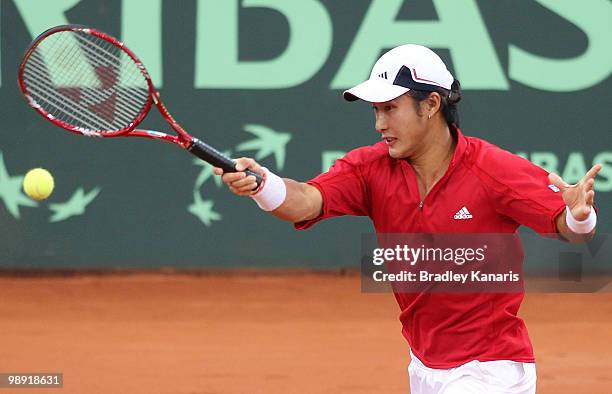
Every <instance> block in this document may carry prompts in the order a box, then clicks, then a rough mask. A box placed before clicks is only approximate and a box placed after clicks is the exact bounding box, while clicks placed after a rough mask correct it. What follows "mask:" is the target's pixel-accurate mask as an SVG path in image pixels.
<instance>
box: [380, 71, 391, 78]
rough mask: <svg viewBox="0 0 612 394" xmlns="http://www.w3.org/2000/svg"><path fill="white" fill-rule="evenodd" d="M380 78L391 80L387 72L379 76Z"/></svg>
mask: <svg viewBox="0 0 612 394" xmlns="http://www.w3.org/2000/svg"><path fill="white" fill-rule="evenodd" d="M378 76H379V77H380V78H384V79H389V78H388V77H387V72H386V71H385V72H384V73H382V74H378Z"/></svg>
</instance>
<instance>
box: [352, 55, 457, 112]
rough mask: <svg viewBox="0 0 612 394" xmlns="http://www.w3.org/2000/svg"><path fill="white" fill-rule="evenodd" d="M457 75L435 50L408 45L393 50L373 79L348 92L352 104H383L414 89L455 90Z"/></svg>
mask: <svg viewBox="0 0 612 394" xmlns="http://www.w3.org/2000/svg"><path fill="white" fill-rule="evenodd" d="M454 80H455V78H453V75H452V74H451V73H450V72H449V71H448V70H447V69H446V65H445V64H444V62H443V61H442V59H440V57H439V56H438V55H436V54H435V53H434V51H432V50H431V49H429V48H427V47H424V46H422V45H413V44H407V45H402V46H399V47H396V48H393V49H391V50H390V51H389V52H387V53H385V54H384V55H382V56H381V57H380V59H378V61H376V64H374V67H373V68H372V72H371V73H370V79H368V80H367V81H365V82H362V83H360V84H359V85H357V86H355V87H353V88H351V89H349V90H346V91H345V92H344V93H343V96H344V98H345V99H346V100H348V101H355V100H359V99H362V100H365V101H369V102H372V103H382V102H385V101H390V100H393V99H395V98H397V97H399V96H401V95H402V94H404V93H406V92H407V91H409V90H410V89H414V90H425V91H432V90H435V89H436V88H444V89H446V90H451V86H452V84H453V81H454Z"/></svg>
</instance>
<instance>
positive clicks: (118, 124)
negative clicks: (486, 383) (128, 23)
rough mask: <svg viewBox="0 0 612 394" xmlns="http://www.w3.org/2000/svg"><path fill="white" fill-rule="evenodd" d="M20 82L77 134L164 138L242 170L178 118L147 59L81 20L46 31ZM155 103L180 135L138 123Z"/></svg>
mask: <svg viewBox="0 0 612 394" xmlns="http://www.w3.org/2000/svg"><path fill="white" fill-rule="evenodd" d="M19 86H20V87H21V91H22V92H23V94H24V96H25V97H26V99H27V101H28V104H29V105H30V106H31V107H32V108H34V109H35V110H36V111H37V112H38V113H39V114H40V115H42V116H43V117H44V118H45V119H47V120H48V121H50V122H51V123H53V124H55V125H57V126H60V127H62V128H64V129H66V130H69V131H72V132H74V133H76V134H81V135H85V136H90V137H145V138H152V139H156V140H162V141H166V142H170V143H173V144H176V145H178V146H180V147H181V148H183V149H186V150H187V151H189V152H191V153H192V154H194V155H195V156H197V157H199V158H200V159H202V160H204V161H206V162H208V163H210V164H212V165H213V166H215V167H219V168H222V169H223V171H225V172H237V171H236V163H235V162H234V161H233V160H232V159H230V158H229V157H227V156H225V155H224V154H222V153H221V152H219V151H217V150H216V149H214V148H213V147H211V146H210V145H208V144H206V143H204V142H202V141H200V140H198V139H197V138H194V137H192V136H191V135H190V134H189V133H187V132H186V131H185V130H184V129H183V128H182V127H181V126H180V125H179V124H178V123H177V121H176V120H174V118H173V117H172V115H170V113H169V112H168V110H167V109H166V107H165V105H164V104H163V103H162V101H161V99H160V95H159V92H158V91H157V90H156V89H155V87H154V86H153V82H152V81H151V77H150V76H149V73H148V72H147V70H146V69H145V67H144V65H143V64H142V62H141V61H140V60H139V59H138V58H137V57H136V55H135V54H134V53H133V52H132V51H130V50H129V49H128V48H127V47H126V46H125V45H124V44H123V43H122V42H120V41H119V40H117V39H115V38H113V37H111V36H109V35H108V34H106V33H103V32H100V31H97V30H95V29H91V28H88V27H84V26H79V25H64V26H57V27H54V28H51V29H49V30H47V31H45V32H44V33H42V34H41V35H39V36H38V37H36V39H34V41H32V44H31V45H30V48H29V49H28V50H27V52H26V54H25V56H24V58H23V60H22V61H21V65H20V67H19ZM153 104H155V106H156V107H157V109H158V110H159V112H160V113H161V114H162V116H163V117H164V118H165V119H166V121H167V122H168V124H170V127H172V129H173V130H174V131H175V132H176V135H174V134H166V133H162V132H159V131H154V130H142V129H137V128H136V127H137V126H138V125H139V124H140V123H141V122H142V121H143V119H144V118H145V117H146V116H147V114H148V113H149V111H150V110H151V107H152V106H153ZM244 172H245V173H246V174H247V175H252V176H254V177H255V179H256V182H257V187H259V185H260V184H261V182H262V177H261V176H260V175H259V174H256V173H254V172H252V171H250V170H246V171H244Z"/></svg>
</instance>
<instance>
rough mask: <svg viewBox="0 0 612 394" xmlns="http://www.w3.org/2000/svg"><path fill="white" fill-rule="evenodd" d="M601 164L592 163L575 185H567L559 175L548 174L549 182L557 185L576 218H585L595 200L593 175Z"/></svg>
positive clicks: (599, 168)
mask: <svg viewBox="0 0 612 394" xmlns="http://www.w3.org/2000/svg"><path fill="white" fill-rule="evenodd" d="M601 167H602V165H601V164H596V165H594V166H593V167H592V168H591V169H590V170H589V171H588V172H587V173H586V175H585V176H584V177H582V179H581V180H580V181H579V182H578V183H576V184H575V185H569V184H568V183H566V182H565V181H564V180H563V179H562V178H561V177H560V176H559V175H557V174H553V173H551V174H550V175H549V176H548V179H549V180H550V182H551V183H552V184H553V185H555V186H557V187H558V188H559V190H561V193H563V200H564V201H565V204H566V205H567V206H568V207H569V208H570V210H571V214H572V216H573V217H574V218H575V219H576V220H578V221H582V220H585V219H586V218H587V217H588V216H589V213H591V207H592V206H593V203H594V200H595V190H594V186H595V176H597V173H598V172H599V171H600V170H601Z"/></svg>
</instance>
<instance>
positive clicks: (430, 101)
mask: <svg viewBox="0 0 612 394" xmlns="http://www.w3.org/2000/svg"><path fill="white" fill-rule="evenodd" d="M423 102H424V103H426V105H427V108H426V110H427V113H430V114H432V116H433V114H435V113H436V112H438V111H439V110H440V109H441V107H442V96H440V93H438V92H431V93H430V94H429V97H427V100H423Z"/></svg>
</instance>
